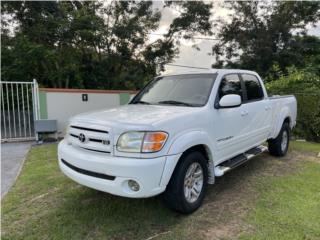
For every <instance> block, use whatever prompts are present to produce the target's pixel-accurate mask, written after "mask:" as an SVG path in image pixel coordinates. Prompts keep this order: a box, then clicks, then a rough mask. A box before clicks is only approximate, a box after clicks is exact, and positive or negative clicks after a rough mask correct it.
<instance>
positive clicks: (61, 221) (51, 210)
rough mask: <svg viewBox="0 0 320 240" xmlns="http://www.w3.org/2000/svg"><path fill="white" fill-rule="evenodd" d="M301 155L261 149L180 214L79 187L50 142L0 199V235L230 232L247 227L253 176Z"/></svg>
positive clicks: (211, 235)
mask: <svg viewBox="0 0 320 240" xmlns="http://www.w3.org/2000/svg"><path fill="white" fill-rule="evenodd" d="M312 154H313V153H312ZM312 156H313V157H316V156H314V155H312ZM308 159H313V158H311V156H309V155H308V153H305V152H301V151H290V152H289V154H288V155H287V156H286V157H284V158H274V157H271V156H270V155H269V154H261V155H260V156H259V157H257V158H254V159H252V160H251V161H249V162H247V163H246V164H245V165H242V166H240V167H238V168H237V169H235V170H233V171H231V172H230V173H228V174H226V175H225V176H223V177H221V178H217V179H216V184H215V185H209V186H208V188H207V196H206V198H205V201H204V204H203V206H202V207H201V208H200V209H199V210H198V211H197V212H195V213H193V214H191V215H188V216H185V215H181V214H177V213H175V212H172V211H170V210H168V209H167V208H166V207H165V206H164V205H163V204H162V202H161V199H160V198H161V197H154V198H150V199H127V198H121V197H116V196H112V195H110V194H106V193H102V192H98V191H95V190H92V189H89V188H86V187H82V186H80V185H78V184H77V183H74V182H73V181H71V180H69V179H68V178H67V177H65V176H64V175H63V174H62V173H61V172H60V170H59V169H58V166H57V161H56V146H55V145H51V146H48V145H47V146H42V147H37V148H35V149H32V151H31V153H30V155H29V156H28V159H27V162H26V165H25V166H24V169H23V172H22V175H21V176H20V177H19V179H18V182H17V183H16V185H15V186H14V187H13V189H12V190H11V192H9V194H8V195H7V196H6V198H5V199H4V201H3V204H2V207H3V209H2V219H1V223H2V239H130V240H131V239H236V238H238V237H239V236H240V235H242V234H243V233H246V234H250V233H251V232H254V226H252V225H251V224H250V223H248V221H247V216H248V212H249V211H250V210H251V209H252V208H253V207H254V206H255V204H256V202H257V200H258V199H259V197H260V193H259V191H258V190H257V189H259V187H265V185H264V184H265V182H263V181H261V179H268V178H270V180H271V179H273V177H276V176H285V175H290V174H293V173H295V172H298V171H299V170H300V169H301V164H302V162H304V161H306V160H308ZM316 159H317V158H316ZM312 161H313V160H312Z"/></svg>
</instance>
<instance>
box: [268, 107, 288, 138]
mask: <svg viewBox="0 0 320 240" xmlns="http://www.w3.org/2000/svg"><path fill="white" fill-rule="evenodd" d="M287 117H289V118H290V109H289V108H288V107H284V108H282V109H281V112H280V114H279V115H278V118H277V120H276V121H275V127H274V130H273V132H272V134H271V138H276V137H277V136H278V134H279V132H280V130H281V127H282V124H283V122H284V120H285V119H286V118H287ZM290 119H291V118H290ZM290 127H291V126H290Z"/></svg>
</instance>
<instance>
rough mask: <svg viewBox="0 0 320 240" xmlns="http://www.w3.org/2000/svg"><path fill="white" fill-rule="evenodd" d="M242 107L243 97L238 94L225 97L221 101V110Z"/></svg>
mask: <svg viewBox="0 0 320 240" xmlns="http://www.w3.org/2000/svg"><path fill="white" fill-rule="evenodd" d="M240 105H241V97H240V96H239V95H237V94H228V95H224V96H223V97H222V98H221V99H220V101H219V107H220V108H232V107H239V106H240Z"/></svg>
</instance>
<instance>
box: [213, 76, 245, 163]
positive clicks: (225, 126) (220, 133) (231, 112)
mask: <svg viewBox="0 0 320 240" xmlns="http://www.w3.org/2000/svg"><path fill="white" fill-rule="evenodd" d="M227 94H237V95H240V96H241V99H243V98H244V94H243V86H242V84H241V81H240V78H239V75H238V74H227V75H225V76H224V77H223V78H222V79H221V82H220V85H219V89H218V93H217V98H216V102H219V100H220V99H221V98H222V97H223V96H224V95H227ZM245 108H246V107H245V106H243V105H240V106H238V107H232V108H218V109H214V110H213V113H212V118H213V121H212V123H213V125H212V133H211V136H214V139H213V140H214V142H215V146H216V150H217V152H216V156H215V157H216V163H217V164H219V163H220V162H222V161H224V160H227V159H229V158H231V157H233V156H235V155H238V154H240V153H242V152H243V149H245V148H246V147H247V145H248V143H247V142H246V141H244V138H245V136H246V134H247V131H248V125H247V122H246V116H247V115H246V112H245Z"/></svg>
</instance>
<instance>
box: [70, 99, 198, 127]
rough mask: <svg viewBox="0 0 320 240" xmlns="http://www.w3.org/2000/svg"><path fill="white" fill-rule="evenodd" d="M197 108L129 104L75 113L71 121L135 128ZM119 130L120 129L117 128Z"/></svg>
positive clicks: (168, 119) (153, 124)
mask: <svg viewBox="0 0 320 240" xmlns="http://www.w3.org/2000/svg"><path fill="white" fill-rule="evenodd" d="M198 109H199V108H195V107H184V106H172V105H142V104H129V105H124V106H121V107H117V108H112V109H103V110H100V111H93V112H88V113H82V114H79V115H76V116H75V117H73V118H72V119H71V122H88V123H94V124H98V125H107V126H110V127H120V126H122V127H121V128H123V127H126V128H127V129H128V128H129V129H130V128H137V127H138V129H139V126H141V127H142V126H144V127H145V126H146V125H148V126H150V127H152V126H156V125H157V123H161V122H164V121H170V120H171V119H173V118H177V117H182V116H185V115H188V114H189V113H191V112H195V111H198ZM119 130H120V129H119Z"/></svg>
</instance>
